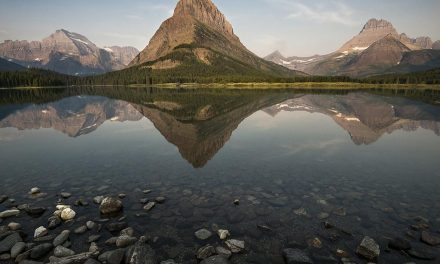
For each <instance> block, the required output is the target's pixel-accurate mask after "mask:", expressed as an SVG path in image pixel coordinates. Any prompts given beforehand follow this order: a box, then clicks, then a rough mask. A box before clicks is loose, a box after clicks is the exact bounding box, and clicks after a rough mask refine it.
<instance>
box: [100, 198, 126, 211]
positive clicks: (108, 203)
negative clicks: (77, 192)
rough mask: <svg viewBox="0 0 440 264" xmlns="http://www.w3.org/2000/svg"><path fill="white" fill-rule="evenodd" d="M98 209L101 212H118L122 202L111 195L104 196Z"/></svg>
mask: <svg viewBox="0 0 440 264" xmlns="http://www.w3.org/2000/svg"><path fill="white" fill-rule="evenodd" d="M99 210H100V211H101V213H102V214H112V213H119V212H120V211H121V210H122V202H121V201H120V200H119V199H116V198H113V197H106V198H104V200H102V202H101V205H100V206H99Z"/></svg>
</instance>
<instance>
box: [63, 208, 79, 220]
mask: <svg viewBox="0 0 440 264" xmlns="http://www.w3.org/2000/svg"><path fill="white" fill-rule="evenodd" d="M75 216H76V212H75V211H73V210H72V209H70V208H66V209H64V210H63V211H61V219H62V220H64V221H69V220H72V219H73V218H75Z"/></svg>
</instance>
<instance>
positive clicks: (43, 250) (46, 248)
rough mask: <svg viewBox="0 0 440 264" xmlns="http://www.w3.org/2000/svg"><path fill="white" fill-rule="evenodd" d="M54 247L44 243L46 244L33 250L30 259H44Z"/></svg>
mask: <svg viewBox="0 0 440 264" xmlns="http://www.w3.org/2000/svg"><path fill="white" fill-rule="evenodd" d="M52 248H53V246H52V244H50V243H44V244H40V245H38V246H36V247H34V248H33V249H32V250H31V255H30V257H31V258H32V259H40V258H43V257H44V256H46V255H47V254H48V253H49V252H50V251H51V250H52Z"/></svg>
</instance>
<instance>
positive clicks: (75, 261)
mask: <svg viewBox="0 0 440 264" xmlns="http://www.w3.org/2000/svg"><path fill="white" fill-rule="evenodd" d="M92 256H93V254H92V253H90V252H85V253H80V254H77V255H73V256H68V257H64V258H56V257H55V258H54V257H51V258H49V260H50V261H51V262H50V263H54V264H82V263H85V261H86V260H87V259H90V258H91V257H92ZM92 263H95V262H92ZM98 263H99V262H98Z"/></svg>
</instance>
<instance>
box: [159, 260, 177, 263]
mask: <svg viewBox="0 0 440 264" xmlns="http://www.w3.org/2000/svg"><path fill="white" fill-rule="evenodd" d="M160 264H177V263H176V262H175V261H174V260H172V259H168V260H164V261H161V262H160Z"/></svg>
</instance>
